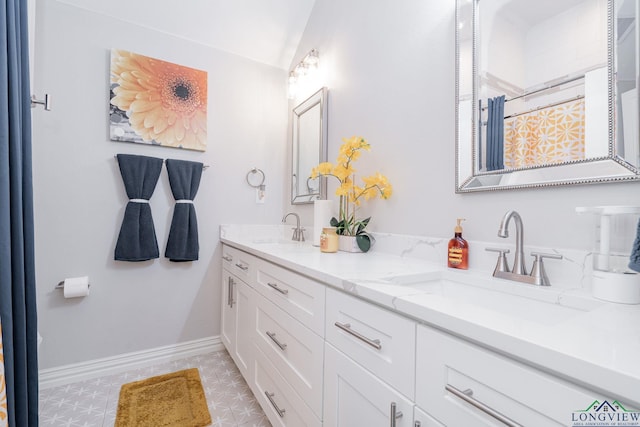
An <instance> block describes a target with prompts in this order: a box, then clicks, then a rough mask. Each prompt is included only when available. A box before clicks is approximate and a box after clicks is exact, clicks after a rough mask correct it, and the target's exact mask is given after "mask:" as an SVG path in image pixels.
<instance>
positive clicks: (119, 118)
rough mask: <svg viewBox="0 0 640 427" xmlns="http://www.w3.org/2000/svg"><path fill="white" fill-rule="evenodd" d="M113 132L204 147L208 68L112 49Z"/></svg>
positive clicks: (124, 137) (123, 137)
mask: <svg viewBox="0 0 640 427" xmlns="http://www.w3.org/2000/svg"><path fill="white" fill-rule="evenodd" d="M110 95H111V96H110V109H109V110H110V115H109V123H110V136H111V140H112V141H127V142H138V143H143V144H154V145H162V146H167V147H175V148H185V149H188V150H198V151H205V150H206V148H207V72H206V71H201V70H196V69H194V68H189V67H184V66H182V65H177V64H173V63H171V62H166V61H161V60H159V59H155V58H150V57H148V56H144V55H139V54H137V53H133V52H128V51H125V50H118V49H112V50H111V93H110Z"/></svg>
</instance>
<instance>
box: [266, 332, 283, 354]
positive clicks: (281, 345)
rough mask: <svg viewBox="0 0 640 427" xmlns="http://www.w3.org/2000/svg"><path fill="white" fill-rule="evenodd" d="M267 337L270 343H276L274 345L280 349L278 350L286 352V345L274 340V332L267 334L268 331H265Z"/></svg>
mask: <svg viewBox="0 0 640 427" xmlns="http://www.w3.org/2000/svg"><path fill="white" fill-rule="evenodd" d="M267 336H268V337H269V338H271V341H273V342H274V343H276V345H277V346H278V347H280V350H286V348H287V345H286V344H283V343H281V342H280V341H278V339H277V338H276V334H275V332H269V331H267Z"/></svg>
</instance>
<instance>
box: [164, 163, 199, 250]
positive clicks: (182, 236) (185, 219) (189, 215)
mask: <svg viewBox="0 0 640 427" xmlns="http://www.w3.org/2000/svg"><path fill="white" fill-rule="evenodd" d="M166 163H167V173H168V174H169V184H170V185H171V192H172V193H173V197H174V199H176V201H178V202H177V203H176V205H175V208H174V210H173V219H172V220H171V229H170V230H169V238H168V240H167V248H166V250H165V253H164V256H165V257H167V258H169V259H170V260H171V261H176V262H180V261H196V260H197V259H198V252H199V251H200V246H199V244H198V220H197V218H196V209H195V208H194V206H193V203H190V202H189V201H193V199H194V198H195V197H196V193H197V192H198V187H199V186H200V178H201V176H202V169H203V164H202V163H198V162H189V161H186V160H174V159H167V161H166Z"/></svg>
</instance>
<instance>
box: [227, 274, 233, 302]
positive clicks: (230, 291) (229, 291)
mask: <svg viewBox="0 0 640 427" xmlns="http://www.w3.org/2000/svg"><path fill="white" fill-rule="evenodd" d="M233 285H235V281H234V280H233V278H232V277H231V276H229V287H228V288H227V304H228V305H229V307H231V308H233Z"/></svg>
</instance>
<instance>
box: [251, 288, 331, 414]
mask: <svg viewBox="0 0 640 427" xmlns="http://www.w3.org/2000/svg"><path fill="white" fill-rule="evenodd" d="M254 336H255V337H256V344H257V345H258V347H260V349H261V350H262V352H263V353H264V354H265V355H266V356H267V358H268V359H269V360H270V361H271V363H273V365H274V366H275V367H276V368H277V369H278V372H279V373H280V374H281V375H282V376H283V377H284V379H285V380H286V381H287V382H288V383H289V384H290V385H291V386H292V387H293V388H294V389H295V391H296V392H297V393H298V394H299V395H300V396H301V397H302V398H303V399H304V401H305V402H306V403H307V405H309V407H311V409H312V410H313V411H314V412H315V414H316V415H317V416H318V417H321V416H322V368H323V358H324V340H323V339H322V338H321V337H319V336H318V335H316V334H314V333H313V332H311V330H309V329H307V328H305V327H304V326H302V324H301V323H299V322H296V321H294V319H293V318H292V317H291V316H289V315H288V314H286V313H285V312H284V311H283V310H281V309H280V308H278V307H276V306H275V305H274V304H273V303H271V302H269V301H268V300H267V299H265V298H261V302H260V304H258V307H257V309H256V322H255V332H254Z"/></svg>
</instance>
